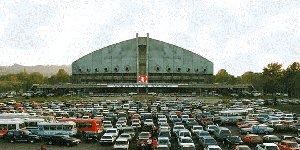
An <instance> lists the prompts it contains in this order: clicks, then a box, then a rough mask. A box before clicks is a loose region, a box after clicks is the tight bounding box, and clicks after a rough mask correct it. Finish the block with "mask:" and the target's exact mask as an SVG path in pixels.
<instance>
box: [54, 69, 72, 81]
mask: <svg viewBox="0 0 300 150" xmlns="http://www.w3.org/2000/svg"><path fill="white" fill-rule="evenodd" d="M56 78H57V81H58V82H61V83H70V75H69V74H68V73H67V72H66V71H65V70H64V69H59V70H58V73H57V75H56Z"/></svg>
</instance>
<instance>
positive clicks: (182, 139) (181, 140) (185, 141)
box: [178, 137, 195, 149]
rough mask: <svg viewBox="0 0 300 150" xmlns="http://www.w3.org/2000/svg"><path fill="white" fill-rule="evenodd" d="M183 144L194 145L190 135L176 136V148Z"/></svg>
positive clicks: (181, 146)
mask: <svg viewBox="0 0 300 150" xmlns="http://www.w3.org/2000/svg"><path fill="white" fill-rule="evenodd" d="M185 146H193V147H195V144H194V141H193V140H192V139H191V138H190V137H179V138H178V149H181V148H183V147H185Z"/></svg>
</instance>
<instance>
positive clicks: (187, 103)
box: [5, 99, 297, 149]
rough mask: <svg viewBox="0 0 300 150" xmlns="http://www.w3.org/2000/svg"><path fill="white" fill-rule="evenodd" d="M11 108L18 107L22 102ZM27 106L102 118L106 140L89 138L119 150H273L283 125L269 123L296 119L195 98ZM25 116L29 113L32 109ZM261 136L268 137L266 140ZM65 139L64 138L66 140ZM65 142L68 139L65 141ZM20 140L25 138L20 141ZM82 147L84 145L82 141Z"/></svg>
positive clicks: (282, 142) (281, 140)
mask: <svg viewBox="0 0 300 150" xmlns="http://www.w3.org/2000/svg"><path fill="white" fill-rule="evenodd" d="M5 104H6V105H7V106H13V108H16V104H17V102H15V103H5ZM22 104H23V103H22ZM24 105H28V106H27V107H32V108H33V109H36V110H42V112H43V113H44V112H50V111H49V109H52V110H53V115H54V116H55V117H56V118H61V117H70V116H69V115H66V116H60V115H58V114H60V113H61V112H67V113H68V114H72V113H73V116H74V115H76V113H78V114H81V116H82V117H85V116H86V117H87V118H86V119H88V118H100V119H102V120H103V121H102V125H103V133H101V134H100V135H93V134H91V135H89V134H88V133H86V134H85V137H86V140H89V139H90V140H97V141H98V142H99V144H108V143H110V144H112V145H114V147H115V148H116V149H117V147H118V146H119V147H123V148H125V149H126V146H124V145H128V147H127V148H128V149H130V146H131V147H132V146H134V147H138V148H141V147H148V148H152V149H170V148H173V147H176V148H178V149H196V148H201V149H221V148H222V147H224V146H229V147H230V148H233V149H239V148H240V147H244V148H245V147H247V146H248V147H250V148H253V146H256V147H257V148H258V147H269V146H270V145H272V144H263V143H264V142H270V143H273V146H274V144H275V141H274V142H272V140H269V141H268V140H267V138H269V139H273V137H274V136H276V135H275V134H274V132H277V130H275V128H274V127H275V125H276V124H279V123H281V122H282V121H279V122H275V123H273V125H272V124H269V122H270V121H272V119H274V118H282V117H287V118H288V117H289V116H290V114H292V113H288V112H280V111H278V110H274V109H269V108H266V107H262V106H259V105H255V104H251V103H250V104H249V105H235V104H233V105H222V104H221V105H216V106H211V105H204V104H202V103H200V102H199V101H191V100H189V99H181V100H172V101H170V100H154V101H149V100H144V101H139V100H132V101H127V102H122V101H121V100H113V101H100V102H98V101H89V100H83V101H69V102H66V103H63V102H58V101H54V102H48V103H33V102H31V103H29V104H28V103H24ZM7 106H5V107H7ZM37 106H40V108H37ZM54 109H55V111H54ZM240 109H243V110H247V111H246V112H245V111H243V112H242V113H239V112H241V111H238V110H240ZM46 110H47V111H46ZM24 111H28V109H25V110H24ZM220 112H222V113H223V112H235V113H236V114H227V116H222V114H221V113H220ZM266 114H267V115H266ZM37 115H40V114H37ZM73 116H72V117H73ZM266 116H267V117H266ZM292 116H293V122H295V121H297V120H295V116H297V115H296V114H292ZM76 117H78V116H76ZM222 117H223V118H225V120H226V117H227V119H232V120H233V122H226V123H225V122H223V123H222V121H221V119H220V118H222ZM260 117H265V118H267V119H266V121H265V122H260V121H258V119H259V118H260ZM296 119H297V118H296ZM254 122H255V123H254ZM262 123H263V124H262ZM228 125H229V126H235V125H241V126H238V128H240V129H239V131H240V133H242V134H245V136H244V135H242V136H240V134H239V133H232V132H233V131H232V130H231V129H229V128H228ZM25 134H26V133H25ZM259 134H266V135H263V136H261V135H259ZM287 134H289V133H287ZM271 135H272V136H271ZM59 136H61V137H64V136H65V135H58V137H59ZM93 136H94V137H93ZM51 138H52V137H41V139H45V140H46V141H48V143H49V144H50V143H53V142H54V141H62V140H53V139H51ZM55 138H56V137H55ZM65 138H67V137H66V136H65ZM68 138H69V137H68ZM277 138H279V140H278V139H277V141H276V142H278V143H277V144H275V145H276V146H277V147H280V146H281V147H283V146H284V145H285V146H290V145H291V144H290V143H291V142H292V143H293V142H296V143H297V140H296V139H297V137H293V138H294V139H295V140H294V139H292V140H291V138H290V139H289V138H288V137H287V136H285V137H277ZM19 140H22V139H21V138H20V139H19ZM287 140H288V141H287ZM73 141H76V139H73ZM29 142H30V140H29ZM77 142H78V143H79V141H78V140H77ZM77 142H74V143H77ZM67 143H68V142H66V144H67ZM257 144H261V145H257ZM122 145H123V146H122ZM241 145H243V146H241ZM292 145H293V144H292ZM276 146H275V147H276ZM241 149H242V148H241Z"/></svg>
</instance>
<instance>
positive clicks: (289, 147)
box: [276, 140, 300, 150]
mask: <svg viewBox="0 0 300 150" xmlns="http://www.w3.org/2000/svg"><path fill="white" fill-rule="evenodd" d="M276 145H277V146H278V147H279V148H280V149H281V150H296V149H300V147H299V145H298V143H297V142H295V141H289V140H283V141H281V142H280V143H278V144H276Z"/></svg>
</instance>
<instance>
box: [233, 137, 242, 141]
mask: <svg viewBox="0 0 300 150" xmlns="http://www.w3.org/2000/svg"><path fill="white" fill-rule="evenodd" d="M231 140H232V141H240V140H241V138H240V137H231Z"/></svg>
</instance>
